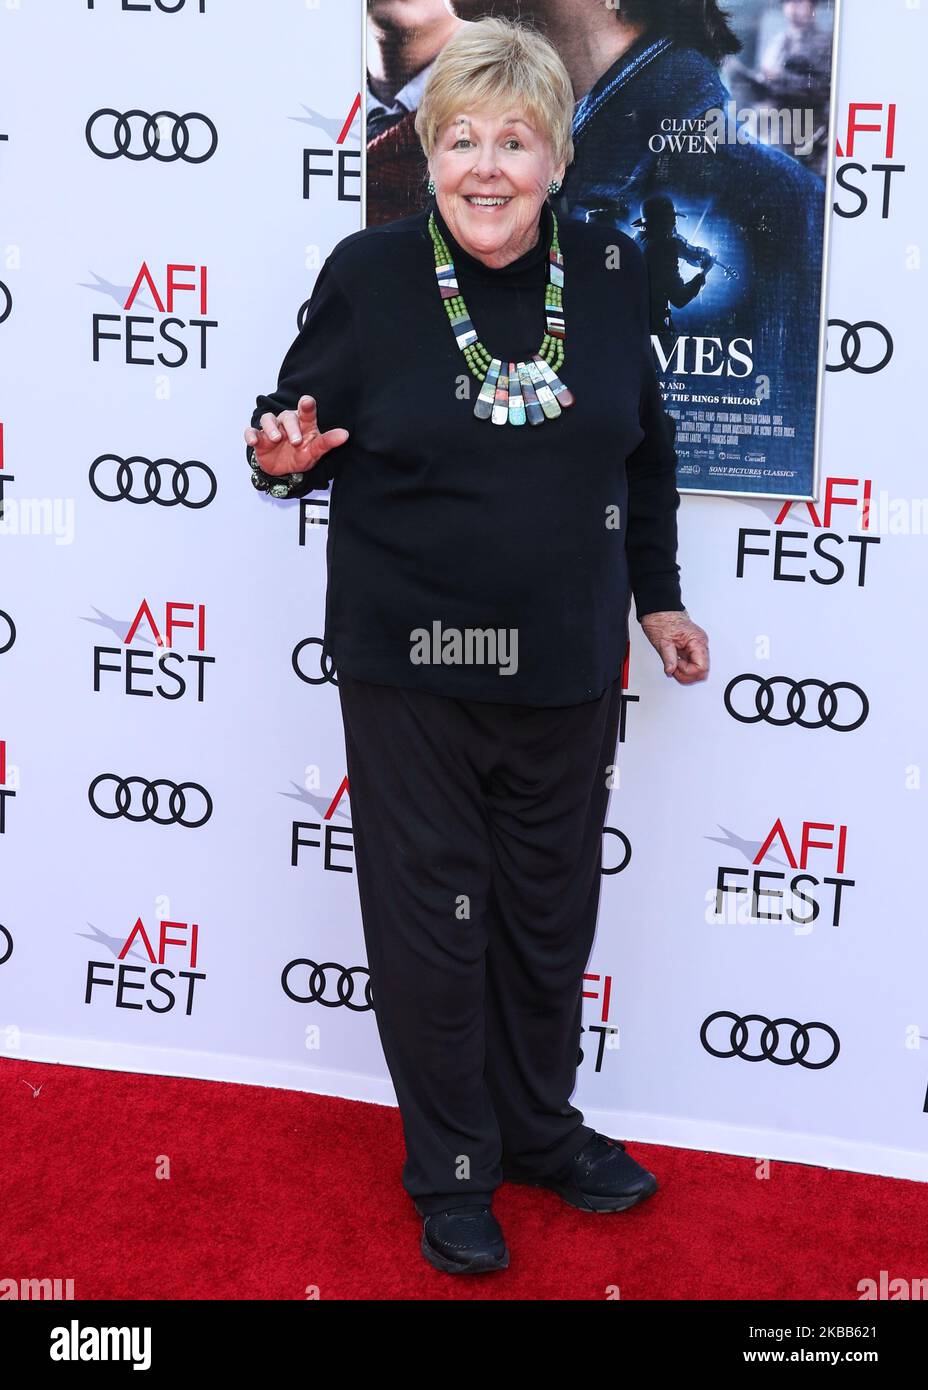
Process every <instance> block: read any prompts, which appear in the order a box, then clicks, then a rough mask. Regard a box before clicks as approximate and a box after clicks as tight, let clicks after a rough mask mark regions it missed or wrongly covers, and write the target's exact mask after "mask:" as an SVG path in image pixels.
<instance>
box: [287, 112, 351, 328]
mask: <svg viewBox="0 0 928 1390" xmlns="http://www.w3.org/2000/svg"><path fill="white" fill-rule="evenodd" d="M303 110H304V111H305V112H306V115H305V116H293V117H291V119H292V120H294V121H299V122H300V123H301V124H302V125H309V126H313V127H314V128H315V129H317V130H321V131H323V132H324V134H325V135H327V136H328V138H329V141H330V143H329V144H328V145H321V146H320V145H309V146H304V148H303V197H304V198H311V197H313V196H314V195H315V197H316V200H317V202H318V196H319V193H320V186H319V181H320V179H321V180H322V191H324V192H325V194H326V195H327V196H328V199H329V201H331V194H332V190H333V189H334V191H335V201H336V202H339V203H360V201H361V194H360V191H354V192H352V191H351V190H352V189H354V190H358V189H359V185H360V182H361V135H360V123H361V93H360V92H358V94H357V95H356V97H355V99H354V101H353V102H352V103H351V109H350V110H349V112H348V115H347V116H345V117H344V119H341V120H339V119H333V118H332V117H331V116H323V115H321V113H320V112H318V111H314V110H313V109H312V107H309V106H306V105H305V103H303ZM355 125H357V127H358V128H357V129H354V127H355ZM349 140H350V141H351V143H352V145H355V144H356V145H357V149H346V148H345V146H346V144H347V142H348V141H349ZM307 303H308V301H307ZM305 309H306V305H304V306H303V308H302V309H301V311H300V313H301V315H302V314H303V313H304V312H305ZM301 327H302V324H301Z"/></svg>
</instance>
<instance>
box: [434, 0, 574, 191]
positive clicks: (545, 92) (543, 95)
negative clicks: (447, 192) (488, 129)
mask: <svg viewBox="0 0 928 1390" xmlns="http://www.w3.org/2000/svg"><path fill="white" fill-rule="evenodd" d="M510 105H512V106H516V107H517V108H518V109H519V110H522V111H524V112H525V114H526V116H527V118H528V119H529V120H530V121H531V122H532V124H533V125H534V126H535V127H536V129H538V130H540V131H542V132H543V133H544V134H545V135H546V136H547V138H548V140H549V141H550V143H551V147H552V150H553V152H554V162H555V164H560V163H561V161H562V160H563V161H564V163H565V164H570V162H571V160H572V159H573V157H574V142H573V138H572V136H571V128H572V125H573V116H574V93H573V87H572V86H571V82H570V77H569V76H568V73H567V69H566V68H565V66H564V63H563V61H562V60H561V57H560V55H559V53H558V51H557V49H556V48H555V47H554V45H553V43H551V41H550V39H547V38H545V36H544V35H543V34H542V33H540V32H539V31H538V30H536V29H534V28H532V27H531V26H530V25H528V24H525V23H523V22H517V21H515V20H510V19H501V18H488V19H478V20H475V21H473V22H471V23H465V24H462V25H461V27H460V29H458V31H457V33H456V34H454V35H453V37H452V38H450V39H449V40H448V42H447V43H446V44H445V46H444V48H442V50H441V52H440V53H439V55H438V57H437V58H436V59H435V62H434V65H433V67H432V71H431V72H430V73H429V77H428V81H427V82H426V84H425V91H424V92H423V94H422V100H421V102H420V103H419V109H418V111H417V112H416V121H415V128H416V134H417V135H418V136H419V140H420V142H421V145H422V148H423V150H424V152H425V157H426V159H428V158H429V157H430V156H431V153H432V150H433V148H434V146H435V142H436V140H437V139H438V135H439V132H440V131H441V130H442V129H443V127H444V126H445V124H446V123H447V122H448V121H449V120H451V119H452V117H453V115H454V113H455V112H456V111H466V110H468V109H469V108H472V107H479V108H486V107H489V108H495V109H497V110H499V111H500V112H502V111H504V110H505V109H506V108H507V106H510Z"/></svg>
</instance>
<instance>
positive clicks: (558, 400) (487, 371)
mask: <svg viewBox="0 0 928 1390" xmlns="http://www.w3.org/2000/svg"><path fill="white" fill-rule="evenodd" d="M551 218H552V221H553V223H554V232H553V235H552V238H551V247H550V250H549V252H548V283H547V286H546V288H545V323H546V325H547V331H546V332H545V336H544V338H543V339H542V341H541V347H540V348H539V349H538V351H537V352H536V353H535V354H534V355H533V357H532V358H531V359H530V360H529V361H528V362H502V361H501V360H500V359H499V358H498V357H491V356H490V354H489V352H488V351H487V349H486V348H485V347H484V345H483V343H481V341H480V339H479V338H478V337H477V332H476V330H475V328H474V325H473V323H472V322H471V317H470V313H469V312H468V309H467V305H466V304H465V303H464V298H463V296H462V294H461V291H460V288H459V286H458V277H457V272H456V270H455V268H454V262H453V260H452V259H451V252H450V251H449V250H448V244H447V242H446V241H445V239H444V237H443V236H442V234H441V232H440V231H439V229H438V224H437V223H436V221H435V213H434V212H431V213H429V235H430V236H431V238H432V249H433V251H434V254H435V276H436V278H437V280H438V289H439V292H440V293H441V297H442V300H443V302H444V305H445V311H446V313H447V315H448V320H449V322H450V324H451V331H452V333H453V334H454V337H455V340H456V342H457V345H458V347H459V348H460V349H461V352H463V354H464V359H465V361H466V362H467V365H468V367H469V368H470V370H471V371H472V372H473V374H474V376H475V377H476V378H477V380H478V381H479V382H481V383H482V385H481V387H480V394H479V395H478V397H477V400H476V402H475V404H474V414H475V415H476V417H477V419H478V420H491V421H492V422H493V424H494V425H505V424H507V423H508V424H510V425H524V424H525V422H526V420H528V423H529V424H530V425H543V424H544V422H545V420H556V419H557V417H558V416H559V415H560V414H561V412H562V410H566V408H567V407H568V406H570V405H573V403H574V395H573V392H572V391H570V390H568V388H567V387H566V386H565V385H564V383H563V381H561V379H560V377H559V376H558V372H559V371H560V369H561V366H562V364H563V361H564V352H565V347H566V325H565V322H564V257H563V255H562V254H561V248H560V244H559V242H558V235H557V218H556V217H555V215H554V209H553V208H552V209H551Z"/></svg>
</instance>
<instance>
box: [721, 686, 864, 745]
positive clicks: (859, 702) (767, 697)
mask: <svg viewBox="0 0 928 1390" xmlns="http://www.w3.org/2000/svg"><path fill="white" fill-rule="evenodd" d="M755 683H756V685H757V689H756V690H755V691H754V708H753V711H752V712H751V711H750V705H751V701H750V687H751V685H753V684H755ZM739 685H746V686H747V687H748V693H747V698H744V697H741V698H740V699H739V701H738V703H740V704H742V705H747V706H748V711H749V712H748V713H743V712H742V711H740V710H737V709H735V691H736V690H737V689H738V687H739ZM777 686H784V687H785V689H786V701H785V704H786V711H785V713H784V714H774V713H773V707H774V705H775V704H776V702H777V700H776V687H777ZM807 690H818V691H819V692H820V693H819V697H818V710H817V713H818V717H817V718H816V719H804V718H803V715H804V714H805V713H806V710H807V709H808V708H809V704H808V702H807V700H806V691H807ZM839 690H846V691H848V694H847V695H844V696H842V697H841V698H840V699H839V698H838V691H839ZM725 708H726V709H727V710H728V713H729V714H730V715H731V717H732V719H737V720H738V722H739V724H757V723H758V722H759V721H760V720H761V719H762V720H764V722H765V723H766V724H778V725H783V724H799V725H800V726H801V727H802V728H803V729H823V728H826V727H827V728H829V729H834V730H835V731H836V732H837V733H839V734H849V733H850V732H851V730H852V729H859V728H860V726H861V724H862V723H863V722H864V720H865V719H866V717H867V715H868V714H869V713H870V701H869V700H868V699H867V697H866V695H865V694H864V692H863V691H862V690H861V688H860V686H859V685H853V684H852V683H851V682H850V681H833V682H832V683H831V685H826V683H825V682H824V681H820V680H815V679H813V678H810V679H809V680H804V681H796V680H793V678H792V676H767V677H764V676H753V675H743V676H735V677H734V678H733V679H732V680H730V681H729V682H728V684H727V685H726V687H725ZM812 708H813V709H814V708H815V705H814V703H813V705H812ZM839 708H840V711H841V718H840V719H836V718H835V716H836V715H837V714H838V711H839ZM851 716H853V718H851ZM842 720H843V721H844V722H842Z"/></svg>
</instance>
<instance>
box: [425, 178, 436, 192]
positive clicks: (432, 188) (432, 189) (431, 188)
mask: <svg viewBox="0 0 928 1390" xmlns="http://www.w3.org/2000/svg"><path fill="white" fill-rule="evenodd" d="M426 187H427V189H428V191H429V193H434V192H435V180H434V179H429V181H428V184H427V185H426Z"/></svg>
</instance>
